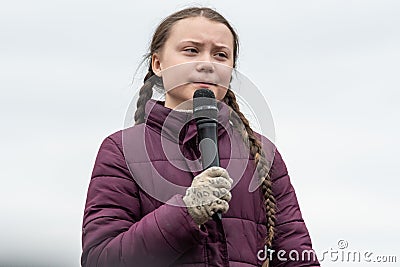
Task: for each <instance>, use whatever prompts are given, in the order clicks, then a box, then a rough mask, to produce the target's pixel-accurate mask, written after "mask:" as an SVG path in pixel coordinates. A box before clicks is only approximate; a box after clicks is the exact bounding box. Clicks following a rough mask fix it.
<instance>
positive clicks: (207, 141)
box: [197, 119, 222, 221]
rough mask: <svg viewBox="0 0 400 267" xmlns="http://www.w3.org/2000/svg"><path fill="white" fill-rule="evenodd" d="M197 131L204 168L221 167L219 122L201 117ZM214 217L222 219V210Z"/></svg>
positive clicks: (217, 219)
mask: <svg viewBox="0 0 400 267" xmlns="http://www.w3.org/2000/svg"><path fill="white" fill-rule="evenodd" d="M197 133H198V137H199V140H200V143H199V148H200V152H201V163H202V166H203V170H206V169H208V168H209V167H214V166H217V167H219V166H220V165H219V155H218V139H217V122H216V121H215V120H213V119H201V120H199V121H197ZM212 218H213V219H214V220H215V221H220V220H221V219H222V212H221V211H217V212H216V213H214V214H213V216H212Z"/></svg>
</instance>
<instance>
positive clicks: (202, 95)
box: [193, 88, 218, 120]
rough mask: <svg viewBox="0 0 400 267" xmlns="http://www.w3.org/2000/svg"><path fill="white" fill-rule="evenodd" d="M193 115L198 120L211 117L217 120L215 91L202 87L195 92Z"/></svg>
mask: <svg viewBox="0 0 400 267" xmlns="http://www.w3.org/2000/svg"><path fill="white" fill-rule="evenodd" d="M193 116H194V118H195V119H196V120H198V119H201V118H210V119H214V120H217V116H218V107H217V100H216V99H215V95H214V92H213V91H211V90H209V89H206V88H200V89H198V90H196V91H195V92H194V94H193Z"/></svg>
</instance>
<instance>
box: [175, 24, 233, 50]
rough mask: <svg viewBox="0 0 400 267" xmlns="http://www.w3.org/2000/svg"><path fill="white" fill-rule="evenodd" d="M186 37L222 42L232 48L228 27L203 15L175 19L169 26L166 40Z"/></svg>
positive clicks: (177, 40) (231, 36) (177, 39)
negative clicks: (169, 29) (170, 26)
mask: <svg viewBox="0 0 400 267" xmlns="http://www.w3.org/2000/svg"><path fill="white" fill-rule="evenodd" d="M186 39H192V40H196V41H201V42H212V43H217V44H224V45H226V46H228V47H230V48H233V35H232V33H231V31H230V30H229V28H228V27H227V26H226V25H225V24H223V23H220V22H216V21H212V20H209V19H207V18H204V17H192V18H186V19H182V20H179V21H177V22H176V23H175V24H174V25H173V26H172V28H171V31H170V34H169V36H168V40H167V42H168V41H171V42H173V43H175V42H180V41H182V40H186Z"/></svg>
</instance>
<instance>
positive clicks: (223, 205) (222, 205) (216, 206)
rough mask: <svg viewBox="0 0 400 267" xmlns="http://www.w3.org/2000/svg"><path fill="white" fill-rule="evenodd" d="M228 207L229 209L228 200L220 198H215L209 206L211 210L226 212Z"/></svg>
mask: <svg viewBox="0 0 400 267" xmlns="http://www.w3.org/2000/svg"><path fill="white" fill-rule="evenodd" d="M228 209H229V204H228V202H227V201H225V200H221V199H218V200H216V201H215V202H214V203H213V205H212V206H211V210H212V211H214V212H218V211H220V212H222V213H226V212H227V211H228Z"/></svg>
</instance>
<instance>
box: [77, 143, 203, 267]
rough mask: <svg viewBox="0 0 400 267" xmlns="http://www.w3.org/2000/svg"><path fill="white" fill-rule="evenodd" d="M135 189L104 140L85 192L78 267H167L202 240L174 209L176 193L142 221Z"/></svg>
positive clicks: (116, 152) (185, 215)
mask: <svg viewBox="0 0 400 267" xmlns="http://www.w3.org/2000/svg"><path fill="white" fill-rule="evenodd" d="M138 190H139V189H138V187H137V185H136V184H135V182H134V180H133V179H132V176H131V174H130V172H129V170H128V167H127V165H126V163H125V159H124V157H123V153H122V151H121V149H120V148H119V147H118V146H117V144H116V142H115V141H114V140H113V139H112V138H111V137H108V138H106V139H105V140H104V141H103V143H102V144H101V147H100V149H99V152H98V155H97V158H96V161H95V165H94V168H93V173H92V178H91V181H90V184H89V188H88V192H87V199H86V205H85V211H84V217H83V229H82V255H81V264H82V266H133V265H132V264H134V266H167V265H169V264H170V263H172V262H174V260H176V259H177V258H178V257H179V256H180V255H181V254H183V253H184V252H185V251H186V250H187V249H189V248H190V247H192V246H194V245H197V244H199V243H200V242H201V240H202V238H204V237H205V236H206V233H205V232H202V231H201V230H199V227H198V226H197V225H196V224H195V223H194V221H193V220H192V218H191V217H190V215H189V214H188V213H187V209H186V208H185V207H182V205H180V206H179V207H178V206H176V204H183V201H182V196H181V195H175V196H174V197H172V198H171V199H170V200H169V201H168V203H167V204H164V205H161V206H160V207H159V208H157V209H155V210H154V211H153V212H150V213H148V214H146V215H145V216H144V217H141V214H140V199H139V193H138ZM170 204H175V205H170Z"/></svg>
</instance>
